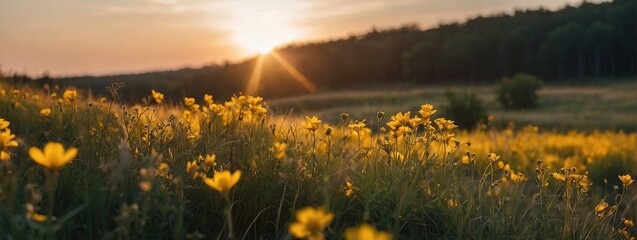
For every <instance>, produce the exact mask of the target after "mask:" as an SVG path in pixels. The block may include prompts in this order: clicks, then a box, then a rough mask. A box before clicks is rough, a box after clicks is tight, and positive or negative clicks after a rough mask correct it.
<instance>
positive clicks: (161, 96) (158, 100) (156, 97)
mask: <svg viewBox="0 0 637 240" xmlns="http://www.w3.org/2000/svg"><path fill="white" fill-rule="evenodd" d="M150 93H151V96H152V97H153V99H154V100H155V102H156V103H157V104H161V102H163V101H164V94H162V93H160V92H156V91H155V90H153V89H151V90H150Z"/></svg>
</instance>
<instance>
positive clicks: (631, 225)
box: [624, 219, 634, 228]
mask: <svg viewBox="0 0 637 240" xmlns="http://www.w3.org/2000/svg"><path fill="white" fill-rule="evenodd" d="M624 225H626V227H627V228H632V227H633V226H634V223H633V220H630V219H624Z"/></svg>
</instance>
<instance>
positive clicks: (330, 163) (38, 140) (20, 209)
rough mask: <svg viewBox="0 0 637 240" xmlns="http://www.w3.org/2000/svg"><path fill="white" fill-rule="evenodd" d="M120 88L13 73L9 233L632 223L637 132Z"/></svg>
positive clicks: (157, 234)
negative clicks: (98, 90) (133, 97)
mask: <svg viewBox="0 0 637 240" xmlns="http://www.w3.org/2000/svg"><path fill="white" fill-rule="evenodd" d="M121 87H122V86H121V85H118V84H115V85H113V86H111V88H110V91H111V92H112V96H109V97H108V98H101V99H98V98H95V99H92V98H88V97H86V96H84V95H82V94H81V93H78V92H77V91H75V90H72V89H59V88H57V87H51V88H44V89H41V90H36V89H29V88H19V87H12V86H2V89H0V118H2V119H3V120H2V121H0V129H1V130H0V139H1V140H2V141H0V142H2V143H3V145H2V146H1V147H2V151H1V152H0V159H2V160H0V186H1V187H0V238H9V239H27V238H34V239H78V238H85V239H150V238H152V239H157V238H160V239H171V238H172V239H184V238H188V239H199V238H201V239H210V238H213V237H214V238H229V239H263V238H265V239H281V238H284V239H285V238H307V239H322V238H329V239H340V238H346V239H388V238H394V239H407V238H414V239H424V238H443V239H447V238H458V239H467V238H471V239H483V238H498V239H502V238H512V239H558V238H562V239H581V238H585V239H608V238H625V239H630V238H631V237H632V236H633V235H635V233H634V228H633V222H632V221H631V220H632V219H635V217H637V216H636V215H635V206H634V203H635V191H634V190H633V189H634V188H635V186H634V185H633V184H632V183H633V180H632V177H631V175H630V174H631V173H630V172H629V171H630V170H631V169H635V167H637V165H636V162H635V161H636V155H637V152H636V146H637V137H636V135H635V134H634V133H624V132H612V131H608V132H593V133H581V132H576V131H572V132H569V133H565V134H559V133H554V132H544V131H542V130H540V129H538V128H537V127H533V126H528V127H522V128H516V127H514V126H510V127H508V128H505V129H502V130H498V129H497V128H495V127H494V126H493V125H492V122H489V123H487V124H486V125H484V126H482V127H481V128H479V129H478V130H476V131H473V132H458V131H457V129H456V127H457V126H456V125H455V124H454V122H453V121H451V120H447V119H444V118H442V117H443V116H439V115H440V113H437V112H436V109H435V108H434V106H431V105H428V104H424V105H418V107H417V110H418V111H414V112H408V113H405V112H399V113H396V114H394V113H391V114H389V113H388V114H385V113H383V112H378V113H377V114H376V113H375V114H374V115H375V117H374V119H368V120H363V119H351V118H350V117H349V115H347V114H340V112H339V113H338V114H336V115H337V117H339V116H340V119H341V122H340V123H339V124H335V125H331V126H329V125H327V124H323V123H322V122H321V120H319V119H318V118H315V117H305V118H303V119H295V118H292V117H290V116H273V115H270V114H269V110H268V107H267V104H266V103H265V102H264V101H263V100H262V99H261V98H257V97H250V96H237V97H234V98H232V100H230V101H228V102H224V103H221V102H215V100H214V99H213V98H212V96H209V95H206V96H204V97H203V99H200V100H197V99H194V98H185V99H184V101H183V102H179V103H176V104H168V103H164V102H163V95H161V93H157V92H153V93H152V94H150V96H149V97H148V98H145V99H142V100H141V101H140V102H142V104H140V105H134V106H127V105H124V104H120V101H119V99H120V97H119V96H118V94H117V92H118V89H119V88H121ZM403 111H404V110H403ZM372 128H373V129H378V131H377V132H372V130H371V129H372ZM57 143H61V144H62V145H59V144H57Z"/></svg>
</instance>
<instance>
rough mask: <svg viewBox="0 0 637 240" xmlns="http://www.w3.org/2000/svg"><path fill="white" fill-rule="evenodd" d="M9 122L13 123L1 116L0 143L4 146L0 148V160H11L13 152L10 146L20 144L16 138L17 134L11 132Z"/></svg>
mask: <svg viewBox="0 0 637 240" xmlns="http://www.w3.org/2000/svg"><path fill="white" fill-rule="evenodd" d="M9 124H11V123H10V122H9V121H7V120H4V119H3V118H0V143H1V144H2V146H1V147H2V148H1V149H0V161H1V160H4V161H8V160H10V159H11V154H10V153H9V148H14V147H17V146H18V145H19V144H18V142H17V141H16V140H15V134H11V129H9Z"/></svg>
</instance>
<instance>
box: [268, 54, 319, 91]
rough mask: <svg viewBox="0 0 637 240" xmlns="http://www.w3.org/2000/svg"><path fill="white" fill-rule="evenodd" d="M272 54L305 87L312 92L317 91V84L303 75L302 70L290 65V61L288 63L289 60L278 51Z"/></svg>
mask: <svg viewBox="0 0 637 240" xmlns="http://www.w3.org/2000/svg"><path fill="white" fill-rule="evenodd" d="M270 55H272V56H273V57H274V59H276V60H277V62H279V63H280V64H281V66H283V68H285V70H287V71H288V72H289V73H290V75H292V77H294V79H296V81H298V82H299V83H300V84H301V85H303V87H305V89H307V90H308V91H310V92H312V93H313V92H315V91H316V85H314V83H312V81H310V79H308V78H307V77H306V76H305V75H303V74H302V73H301V72H299V71H298V70H296V68H295V67H293V66H292V65H290V63H288V61H286V60H285V59H284V58H283V57H281V55H279V54H278V53H277V52H276V51H272V52H270Z"/></svg>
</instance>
